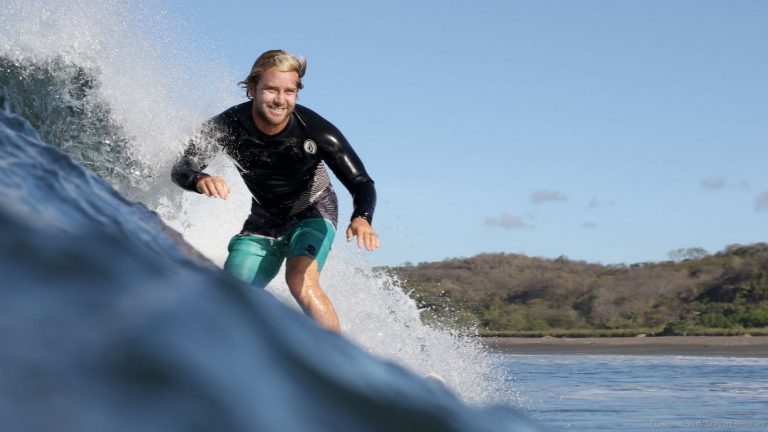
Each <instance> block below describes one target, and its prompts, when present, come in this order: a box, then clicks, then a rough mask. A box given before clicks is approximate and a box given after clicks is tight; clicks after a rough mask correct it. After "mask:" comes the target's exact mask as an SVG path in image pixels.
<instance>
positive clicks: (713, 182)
mask: <svg viewBox="0 0 768 432" xmlns="http://www.w3.org/2000/svg"><path fill="white" fill-rule="evenodd" d="M700 185H701V188H702V189H704V190H708V191H717V190H726V189H728V190H730V189H741V190H748V189H749V183H747V182H746V181H744V180H739V181H733V180H730V179H728V178H726V177H723V176H711V177H707V178H705V179H704V180H702V181H701V183H700Z"/></svg>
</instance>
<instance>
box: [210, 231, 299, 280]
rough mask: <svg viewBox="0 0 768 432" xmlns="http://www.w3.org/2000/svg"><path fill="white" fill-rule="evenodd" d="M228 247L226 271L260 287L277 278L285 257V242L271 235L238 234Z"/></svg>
mask: <svg viewBox="0 0 768 432" xmlns="http://www.w3.org/2000/svg"><path fill="white" fill-rule="evenodd" d="M227 249H228V250H229V256H227V261H226V262H225V263H224V271H226V272H227V273H229V274H231V275H232V276H234V277H236V278H238V279H240V280H242V281H244V282H245V283H247V284H250V285H252V286H255V287H258V288H264V287H266V286H267V284H268V283H269V282H270V281H271V280H272V279H274V278H275V276H276V275H277V273H278V272H279V271H280V266H281V265H282V264H283V260H284V259H285V244H284V243H283V242H282V241H280V240H276V239H272V238H269V237H262V236H254V235H236V236H234V237H232V240H230V241H229V247H228V248H227Z"/></svg>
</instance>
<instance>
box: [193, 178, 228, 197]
mask: <svg viewBox="0 0 768 432" xmlns="http://www.w3.org/2000/svg"><path fill="white" fill-rule="evenodd" d="M197 190H198V191H200V193H201V194H203V195H205V196H208V197H214V198H223V199H227V198H228V197H229V186H227V182H226V181H224V178H223V177H206V178H204V179H202V180H200V181H199V182H198V183H197Z"/></svg>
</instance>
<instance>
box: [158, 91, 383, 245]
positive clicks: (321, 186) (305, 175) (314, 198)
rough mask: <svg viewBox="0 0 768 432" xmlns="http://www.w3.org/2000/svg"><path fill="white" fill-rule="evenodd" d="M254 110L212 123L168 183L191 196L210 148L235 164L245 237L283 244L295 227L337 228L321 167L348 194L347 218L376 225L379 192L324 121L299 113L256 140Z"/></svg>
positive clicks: (239, 108) (243, 108)
mask: <svg viewBox="0 0 768 432" xmlns="http://www.w3.org/2000/svg"><path fill="white" fill-rule="evenodd" d="M251 107H252V102H251V101H249V102H245V103H242V104H240V105H236V106H234V107H232V108H230V109H228V110H226V111H224V112H223V113H221V114H219V115H217V116H215V117H213V118H212V119H210V120H209V121H208V122H207V123H206V124H205V125H204V127H203V129H202V133H201V134H200V136H198V137H197V138H195V139H193V140H192V141H191V142H190V145H189V147H187V149H186V151H185V152H184V156H183V157H182V158H181V160H179V161H178V162H177V163H176V165H174V167H173V172H172V175H171V177H172V179H173V181H174V183H176V184H177V185H179V186H181V187H182V188H184V189H186V190H190V191H194V192H196V191H197V189H196V183H197V179H198V177H199V176H200V175H205V173H203V171H202V170H203V169H205V167H206V165H205V159H207V158H209V157H210V156H212V155H213V151H212V148H213V147H212V146H211V145H210V144H211V143H214V144H218V146H219V147H220V148H221V149H222V150H223V151H224V152H225V153H226V154H227V155H229V156H230V157H231V158H232V159H233V160H234V162H235V166H236V167H237V170H238V171H239V172H240V175H241V176H242V178H243V180H244V181H245V185H246V186H247V187H248V189H249V190H250V192H251V194H252V196H253V199H252V203H251V214H250V215H249V216H248V219H247V220H246V221H245V224H244V225H243V231H242V232H243V233H244V234H259V235H265V236H269V237H281V236H282V235H283V234H285V233H286V232H287V231H288V229H290V227H291V226H293V225H294V224H295V223H296V222H298V221H300V220H303V219H307V218H312V217H322V218H325V219H328V220H330V221H331V222H333V224H334V226H336V223H337V219H338V216H337V214H338V210H337V202H336V195H335V193H334V192H333V189H332V187H331V183H330V178H329V177H328V173H327V171H326V169H325V165H327V166H328V167H330V168H331V170H332V171H333V173H334V174H335V175H336V177H338V179H339V180H341V183H342V184H343V185H344V186H345V187H346V188H347V190H349V192H350V193H351V194H352V197H353V202H354V211H353V213H352V218H353V219H354V218H355V217H358V216H361V217H363V218H365V219H367V220H368V221H369V222H372V220H373V211H374V208H375V206H376V189H375V188H374V185H373V180H372V179H371V178H370V177H369V176H368V173H366V171H365V167H363V163H362V162H361V161H360V158H359V157H358V156H357V154H355V151H354V150H353V149H352V147H351V146H350V145H349V142H347V140H346V138H344V136H343V135H342V134H341V132H340V131H339V130H338V129H337V128H336V127H335V126H334V125H333V124H331V123H330V122H329V121H327V120H325V119H324V118H322V117H321V116H320V115H318V114H317V113H315V112H314V111H312V110H310V109H309V108H306V107H303V106H301V105H296V107H295V110H294V112H293V114H292V115H291V117H290V120H289V122H288V125H287V126H286V127H285V129H283V130H282V131H281V132H280V133H278V134H276V135H266V134H264V133H263V132H261V131H260V130H259V129H258V128H257V127H256V124H255V123H254V121H253V117H252V115H251Z"/></svg>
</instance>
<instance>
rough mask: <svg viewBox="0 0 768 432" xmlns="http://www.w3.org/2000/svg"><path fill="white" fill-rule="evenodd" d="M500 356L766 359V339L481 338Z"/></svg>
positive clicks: (738, 337)
mask: <svg viewBox="0 0 768 432" xmlns="http://www.w3.org/2000/svg"><path fill="white" fill-rule="evenodd" d="M483 345H485V346H486V347H487V348H489V349H490V350H492V351H495V352H498V353H501V354H533V355H536V354H541V355H679V356H717V357H768V336H653V337H586V338H557V337H551V336H544V337H540V338H525V337H485V338H483Z"/></svg>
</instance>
